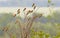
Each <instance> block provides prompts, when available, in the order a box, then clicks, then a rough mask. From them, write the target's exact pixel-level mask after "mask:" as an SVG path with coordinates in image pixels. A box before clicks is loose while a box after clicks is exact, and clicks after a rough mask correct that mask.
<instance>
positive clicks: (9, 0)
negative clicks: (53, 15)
mask: <svg viewBox="0 0 60 38" xmlns="http://www.w3.org/2000/svg"><path fill="white" fill-rule="evenodd" d="M47 1H48V0H0V7H31V5H32V3H35V4H36V5H37V6H41V7H46V6H47V3H48V2H47ZM52 3H54V4H55V6H56V7H60V0H52Z"/></svg>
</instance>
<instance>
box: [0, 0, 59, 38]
mask: <svg viewBox="0 0 60 38" xmlns="http://www.w3.org/2000/svg"><path fill="white" fill-rule="evenodd" d="M48 3H49V4H50V3H51V0H48ZM32 8H33V10H28V11H27V13H26V14H25V11H26V8H24V9H23V12H24V14H25V18H24V19H23V20H22V18H21V17H20V16H17V15H20V13H21V11H20V10H21V9H18V10H17V13H16V14H13V15H12V14H2V16H1V17H0V18H1V19H0V31H2V32H1V33H2V36H3V38H8V37H9V38H60V12H57V11H53V12H54V13H52V11H51V10H53V9H50V8H49V11H50V13H52V15H49V16H47V17H44V16H43V14H35V12H36V11H37V10H36V5H35V4H34V3H33V4H32ZM23 12H22V13H23ZM29 14H32V15H33V16H32V17H29V16H28V15H29ZM37 18H39V19H40V20H39V21H38V22H36V20H35V19H37ZM6 36H7V37H6Z"/></svg>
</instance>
